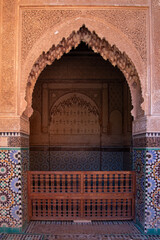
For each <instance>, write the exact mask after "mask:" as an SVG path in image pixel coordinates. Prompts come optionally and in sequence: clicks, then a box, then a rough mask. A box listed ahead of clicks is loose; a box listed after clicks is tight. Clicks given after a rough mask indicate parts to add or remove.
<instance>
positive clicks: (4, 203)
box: [0, 148, 29, 232]
mask: <svg viewBox="0 0 160 240" xmlns="http://www.w3.org/2000/svg"><path fill="white" fill-rule="evenodd" d="M28 169H29V157H28V148H0V206H1V207H0V230H1V231H5V230H6V231H13V232H14V231H15V230H17V231H20V230H21V229H22V227H23V225H24V223H25V222H26V221H27V175H26V171H27V170H28Z"/></svg>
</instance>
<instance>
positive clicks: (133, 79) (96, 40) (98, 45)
mask: <svg viewBox="0 0 160 240" xmlns="http://www.w3.org/2000/svg"><path fill="white" fill-rule="evenodd" d="M81 41H83V42H85V43H86V44H87V45H88V46H89V47H91V48H92V50H93V51H94V52H95V53H99V54H100V55H101V56H102V57H103V58H104V59H105V60H109V61H110V62H111V64H112V65H113V66H116V65H117V67H118V68H119V69H120V70H121V71H122V72H123V74H124V76H125V78H126V81H127V83H128V85H129V88H130V91H131V97H132V105H133V110H132V115H133V117H134V119H137V118H138V117H140V116H143V114H144V111H143V110H142V108H141V104H142V103H143V97H142V91H141V84H140V79H139V75H138V73H137V70H136V68H135V66H134V64H133V62H132V60H131V59H130V58H129V57H128V56H127V54H126V53H125V52H123V53H122V52H121V51H120V50H119V49H118V48H117V47H116V46H115V45H111V44H109V42H108V41H107V40H106V39H105V38H100V37H99V36H98V35H97V34H96V33H95V31H92V32H91V31H89V30H88V29H87V28H86V27H85V25H83V26H82V27H81V28H80V29H79V30H78V31H73V32H72V33H71V34H70V35H69V37H67V38H63V39H62V40H61V41H60V42H59V44H58V45H56V46H55V45H53V46H52V47H51V48H50V49H49V50H48V51H47V52H43V53H42V54H41V55H40V56H39V58H38V59H37V60H36V62H35V63H34V65H33V66H32V69H31V71H30V74H29V76H28V80H27V87H26V96H25V100H26V102H27V106H26V110H25V112H24V113H25V115H27V116H28V117H30V116H31V115H32V112H33V110H32V93H33V89H34V86H35V83H36V81H37V79H38V76H39V74H40V73H41V72H42V70H43V69H44V68H45V67H46V65H51V64H52V63H53V62H54V61H55V59H60V58H61V57H62V56H63V54H64V53H68V52H69V51H70V50H71V49H72V48H73V47H74V48H76V47H77V46H78V45H79V44H80V42H81Z"/></svg>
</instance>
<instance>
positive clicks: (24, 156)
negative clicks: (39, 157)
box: [21, 149, 29, 225]
mask: <svg viewBox="0 0 160 240" xmlns="http://www.w3.org/2000/svg"><path fill="white" fill-rule="evenodd" d="M21 168H22V169H21V173H22V179H21V180H22V189H21V191H22V210H23V211H22V225H24V224H25V223H26V222H27V220H28V219H27V216H28V206H27V204H28V194H27V171H28V170H29V149H21Z"/></svg>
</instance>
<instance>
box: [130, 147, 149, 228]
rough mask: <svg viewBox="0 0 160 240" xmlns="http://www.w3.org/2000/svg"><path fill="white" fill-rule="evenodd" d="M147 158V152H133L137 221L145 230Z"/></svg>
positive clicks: (137, 150) (136, 150)
mask: <svg viewBox="0 0 160 240" xmlns="http://www.w3.org/2000/svg"><path fill="white" fill-rule="evenodd" d="M145 158H146V151H145V150H139V149H134V150H133V170H134V171H135V172H136V221H137V222H138V223H140V224H141V226H142V227H143V228H145V175H146V172H145V171H146V166H145Z"/></svg>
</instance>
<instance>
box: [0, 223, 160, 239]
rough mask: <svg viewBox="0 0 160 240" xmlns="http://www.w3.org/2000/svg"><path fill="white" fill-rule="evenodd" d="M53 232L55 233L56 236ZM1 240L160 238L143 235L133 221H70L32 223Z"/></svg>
mask: <svg viewBox="0 0 160 240" xmlns="http://www.w3.org/2000/svg"><path fill="white" fill-rule="evenodd" d="M36 225H37V227H38V228H37V227H36ZM38 229H40V231H38ZM43 229H44V230H43ZM42 232H43V233H42ZM51 232H54V234H53V233H51ZM0 239H3V240H29V239H30V240H42V239H43V240H53V239H57V240H98V239H99V240H118V239H119V240H131V239H132V240H159V239H160V236H156V235H144V234H142V233H141V232H140V231H139V230H138V229H137V227H136V225H135V224H134V223H133V221H100V222H99V221H95V222H92V223H74V222H70V221H69V222H68V221H67V222H66V221H63V222H61V221H33V222H30V224H29V226H28V228H27V230H26V232H25V233H24V234H2V235H0Z"/></svg>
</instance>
